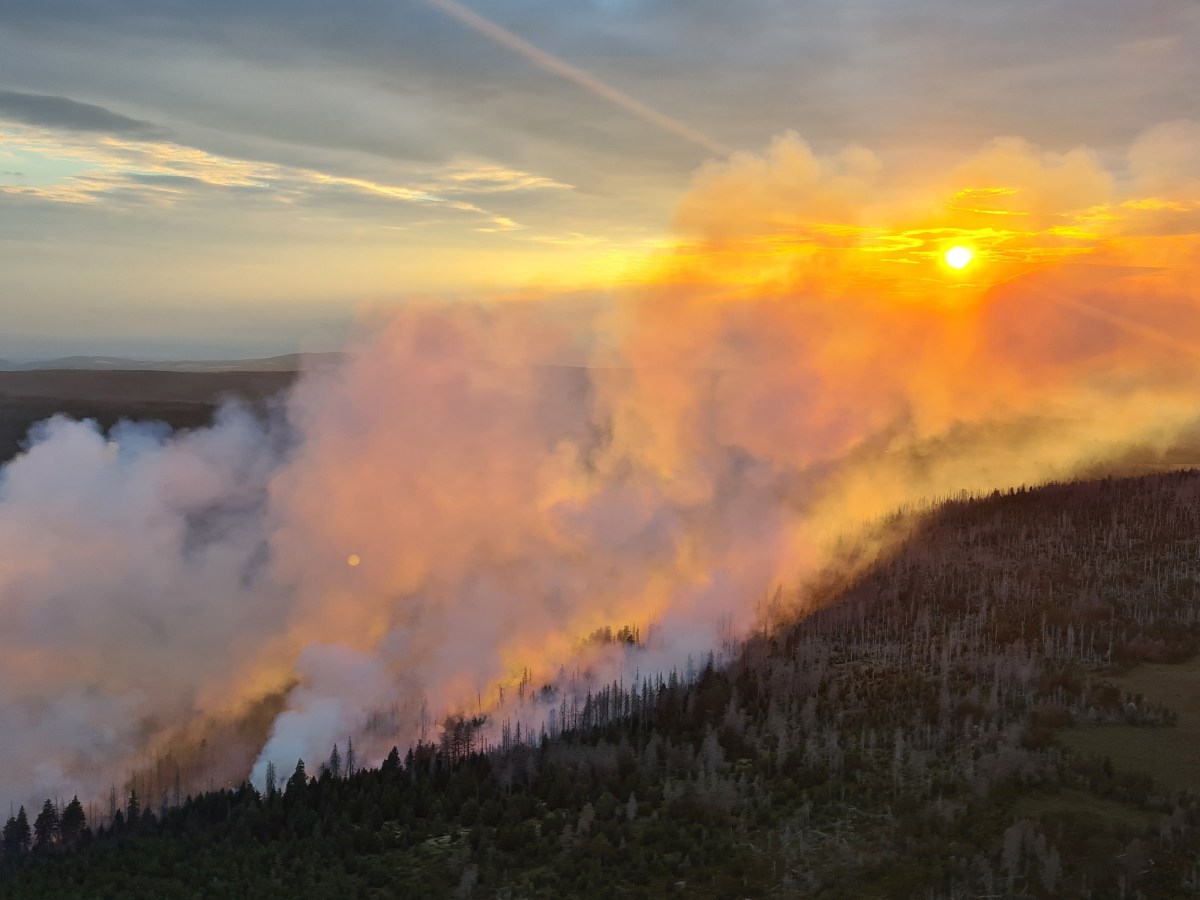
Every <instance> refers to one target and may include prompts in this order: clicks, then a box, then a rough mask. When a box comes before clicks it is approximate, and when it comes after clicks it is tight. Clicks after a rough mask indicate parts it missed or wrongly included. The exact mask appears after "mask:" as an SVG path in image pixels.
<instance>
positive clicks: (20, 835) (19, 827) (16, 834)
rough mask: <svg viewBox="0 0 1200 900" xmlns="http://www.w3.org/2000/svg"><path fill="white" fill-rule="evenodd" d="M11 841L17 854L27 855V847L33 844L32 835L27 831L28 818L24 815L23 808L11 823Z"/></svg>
mask: <svg viewBox="0 0 1200 900" xmlns="http://www.w3.org/2000/svg"><path fill="white" fill-rule="evenodd" d="M13 841H14V844H15V846H16V849H17V852H18V853H28V852H29V845H30V844H31V843H33V834H32V833H31V832H30V830H29V816H27V815H26V814H25V807H23V806H22V807H21V809H20V811H19V812H18V813H17V818H16V820H15V821H14V822H13Z"/></svg>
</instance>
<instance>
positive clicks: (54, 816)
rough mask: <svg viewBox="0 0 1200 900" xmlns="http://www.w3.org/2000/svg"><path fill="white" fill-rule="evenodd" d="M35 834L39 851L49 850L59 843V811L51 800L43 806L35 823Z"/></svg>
mask: <svg viewBox="0 0 1200 900" xmlns="http://www.w3.org/2000/svg"><path fill="white" fill-rule="evenodd" d="M33 833H34V837H35V838H36V839H37V847H38V849H39V850H47V849H49V848H50V847H51V846H53V845H54V844H56V843H58V836H59V822H58V810H57V809H55V808H54V804H53V803H51V802H50V801H49V800H47V801H46V802H45V803H43V804H42V811H41V812H40V813H38V817H37V818H36V819H35V820H34V822H33Z"/></svg>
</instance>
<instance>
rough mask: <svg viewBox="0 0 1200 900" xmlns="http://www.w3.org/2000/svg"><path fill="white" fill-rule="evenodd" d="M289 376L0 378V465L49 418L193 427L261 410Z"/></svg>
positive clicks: (54, 374) (46, 373)
mask: <svg viewBox="0 0 1200 900" xmlns="http://www.w3.org/2000/svg"><path fill="white" fill-rule="evenodd" d="M295 377H296V373H295V372H293V371H239V372H163V371H150V370H137V371H96V370H87V369H70V370H68V369H49V370H38V371H24V372H0V463H2V462H6V461H7V460H9V459H11V458H12V457H13V456H15V455H16V454H17V453H18V452H19V451H20V449H21V447H22V445H23V444H24V442H25V441H26V439H27V436H28V433H29V429H30V427H31V426H32V425H33V424H34V423H36V422H40V421H42V420H44V419H48V418H50V417H51V416H54V415H65V416H70V417H72V418H78V419H94V420H95V421H96V423H97V424H98V425H99V426H100V427H101V428H104V429H106V430H107V429H109V428H111V427H112V426H113V425H115V424H116V423H117V422H118V421H120V420H122V419H133V420H142V421H161V422H165V423H166V424H168V425H170V426H171V427H172V428H197V427H200V426H202V425H205V424H207V423H208V422H209V421H211V419H212V416H213V413H214V412H215V411H216V409H217V407H218V406H219V405H220V404H221V402H222V401H223V400H225V399H227V398H239V399H241V400H243V401H244V402H247V403H250V404H261V403H263V402H264V401H265V400H266V399H267V398H269V397H271V396H273V395H274V394H277V393H278V392H279V391H281V390H283V389H284V388H286V387H287V386H288V385H290V384H291V383H292V381H293V380H294V379H295Z"/></svg>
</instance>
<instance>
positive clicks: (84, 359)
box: [0, 353, 342, 372]
mask: <svg viewBox="0 0 1200 900" xmlns="http://www.w3.org/2000/svg"><path fill="white" fill-rule="evenodd" d="M341 356H342V354H340V353H288V354H285V355H283V356H268V357H264V358H261V359H198V360H177V361H170V360H168V361H163V360H143V359H125V358H124V357H119V356H62V357H59V358H57V359H46V360H35V361H33V362H9V361H8V360H0V372H35V371H47V370H57V369H72V370H87V371H96V372H114V371H122V372H132V371H154V372H298V371H300V370H301V369H304V368H311V367H312V366H314V365H316V366H320V365H325V364H328V363H332V362H336V361H337V360H338V359H340V358H341Z"/></svg>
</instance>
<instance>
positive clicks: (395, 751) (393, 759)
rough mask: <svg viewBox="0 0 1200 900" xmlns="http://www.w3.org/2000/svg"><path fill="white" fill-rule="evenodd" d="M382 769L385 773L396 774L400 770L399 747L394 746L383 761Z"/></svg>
mask: <svg viewBox="0 0 1200 900" xmlns="http://www.w3.org/2000/svg"><path fill="white" fill-rule="evenodd" d="M380 771H381V772H383V773H384V774H385V775H395V774H396V773H398V772H399V771H400V750H399V748H398V747H392V752H391V753H389V754H388V755H387V759H385V760H384V761H383V765H382V766H381V767H380Z"/></svg>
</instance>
